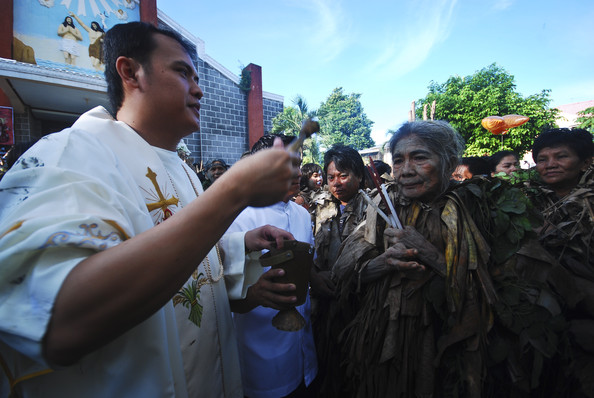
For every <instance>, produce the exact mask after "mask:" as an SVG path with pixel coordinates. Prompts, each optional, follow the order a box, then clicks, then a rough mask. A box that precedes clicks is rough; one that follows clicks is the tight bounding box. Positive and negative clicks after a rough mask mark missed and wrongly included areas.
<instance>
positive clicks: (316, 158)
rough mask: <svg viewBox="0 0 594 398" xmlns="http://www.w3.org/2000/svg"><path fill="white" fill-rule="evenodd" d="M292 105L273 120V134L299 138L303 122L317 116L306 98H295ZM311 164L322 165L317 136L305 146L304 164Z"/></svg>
mask: <svg viewBox="0 0 594 398" xmlns="http://www.w3.org/2000/svg"><path fill="white" fill-rule="evenodd" d="M292 103H293V106H290V107H285V108H284V109H283V111H282V113H279V114H278V115H277V116H276V117H275V118H274V119H273V120H272V131H271V133H283V134H285V135H293V136H297V135H299V130H300V129H301V124H302V123H303V121H304V120H306V119H309V118H313V117H315V116H316V114H317V111H315V110H314V111H310V110H309V108H308V106H307V102H306V101H305V98H303V97H302V96H301V95H297V96H295V98H294V99H293V101H292ZM310 162H314V163H320V148H319V145H318V142H317V141H316V136H315V135H314V136H313V137H312V138H311V139H309V140H306V141H305V143H304V144H303V163H310Z"/></svg>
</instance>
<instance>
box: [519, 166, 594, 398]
mask: <svg viewBox="0 0 594 398" xmlns="http://www.w3.org/2000/svg"><path fill="white" fill-rule="evenodd" d="M526 193H527V194H528V196H529V197H530V199H531V200H532V201H533V203H534V204H535V206H536V207H537V208H538V210H540V211H541V212H542V215H543V217H544V224H543V226H542V228H541V229H540V231H539V234H538V238H539V240H540V242H541V244H542V246H544V247H545V248H546V249H547V250H548V251H549V252H550V253H551V254H552V255H553V256H554V257H555V258H556V259H557V260H558V261H559V262H560V263H561V264H562V265H563V267H564V268H565V269H566V270H567V271H569V273H570V275H571V278H572V280H573V282H574V285H575V287H576V292H575V294H576V295H577V296H578V297H577V298H576V299H574V300H567V301H568V303H569V304H573V303H576V304H577V305H570V308H569V310H570V311H569V312H568V316H569V318H570V319H569V320H568V321H569V325H570V326H569V330H570V334H571V335H572V338H571V341H572V343H573V344H572V349H571V355H567V356H566V357H565V358H563V359H564V361H565V363H564V368H565V373H566V376H567V378H568V379H570V378H572V377H574V378H575V379H574V384H572V385H571V388H572V389H573V390H572V391H574V393H575V394H576V396H578V395H577V394H578V393H577V391H581V392H582V393H583V394H585V396H587V397H594V166H590V168H589V169H588V171H587V172H586V173H585V174H584V175H583V176H582V178H581V179H580V182H579V183H578V185H577V186H576V187H575V188H574V189H573V190H572V191H571V192H570V193H569V194H568V195H567V196H565V197H563V198H562V199H559V198H558V197H557V196H556V195H555V193H554V192H553V191H552V190H551V189H549V188H547V187H546V185H543V184H542V183H540V182H539V181H538V180H536V181H535V180H531V181H530V184H529V186H528V188H527V189H526ZM570 381H571V380H568V382H570Z"/></svg>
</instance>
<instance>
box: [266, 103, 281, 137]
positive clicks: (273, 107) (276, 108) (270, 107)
mask: <svg viewBox="0 0 594 398" xmlns="http://www.w3.org/2000/svg"><path fill="white" fill-rule="evenodd" d="M282 112H283V102H282V101H277V100H272V99H268V98H264V134H268V133H270V131H271V130H272V119H274V117H275V116H276V115H278V114H279V113H282Z"/></svg>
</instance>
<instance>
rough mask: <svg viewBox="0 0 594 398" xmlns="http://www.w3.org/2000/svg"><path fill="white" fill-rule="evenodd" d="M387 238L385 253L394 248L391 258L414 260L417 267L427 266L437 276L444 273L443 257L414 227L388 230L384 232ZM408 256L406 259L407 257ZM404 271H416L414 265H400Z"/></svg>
mask: <svg viewBox="0 0 594 398" xmlns="http://www.w3.org/2000/svg"><path fill="white" fill-rule="evenodd" d="M384 234H385V236H386V238H387V241H388V245H389V248H388V250H386V253H387V252H388V251H389V250H390V249H391V248H395V250H394V251H393V252H391V257H393V258H394V259H398V260H400V261H402V260H406V259H414V260H415V261H414V262H418V265H419V266H421V267H423V268H424V266H423V265H421V264H424V265H425V266H429V267H431V268H432V269H434V270H435V271H436V272H437V273H438V274H440V275H442V274H444V273H445V256H444V255H443V253H441V252H440V251H439V250H438V249H437V248H436V247H435V246H433V244H431V242H429V241H428V240H427V239H426V238H425V237H424V236H423V235H421V234H420V233H419V231H417V230H416V229H415V228H414V227H411V226H406V227H404V229H394V228H388V229H386V230H385V231H384ZM407 256H408V257H407ZM399 266H404V267H405V268H406V269H409V268H410V269H416V266H415V265H414V264H412V263H411V264H400V265H399Z"/></svg>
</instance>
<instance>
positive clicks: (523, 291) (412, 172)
mask: <svg viewBox="0 0 594 398" xmlns="http://www.w3.org/2000/svg"><path fill="white" fill-rule="evenodd" d="M463 149H464V146H463V141H462V139H461V137H460V135H459V134H458V133H457V132H456V131H455V130H454V129H453V128H452V127H451V126H450V125H449V124H448V123H446V122H443V121H416V122H410V123H406V124H404V125H403V126H402V127H401V128H400V129H398V130H397V131H396V132H395V133H394V135H393V137H392V139H391V141H390V151H391V153H392V159H393V176H394V179H395V185H392V186H391V187H390V191H389V195H388V196H389V198H390V200H391V201H392V202H393V203H394V205H395V207H396V212H397V214H398V217H399V219H400V220H401V222H402V224H403V225H404V226H405V227H404V229H402V230H397V229H394V228H392V227H390V226H388V225H386V221H384V219H383V218H381V217H379V216H378V212H377V210H376V209H374V208H372V206H369V207H368V208H367V219H366V223H365V224H364V225H362V226H361V227H360V228H358V229H357V230H355V232H354V233H352V234H351V235H350V236H349V237H348V238H347V239H346V240H345V241H344V243H343V245H342V248H341V250H342V251H341V253H340V256H339V258H338V260H337V261H336V264H335V266H334V269H333V274H334V280H335V281H336V283H337V285H336V296H337V300H336V306H337V307H336V308H334V311H331V312H330V314H331V316H329V317H328V323H329V325H331V326H330V327H333V328H334V329H335V334H334V335H335V336H337V339H336V341H335V342H334V344H336V345H337V348H336V349H334V350H331V351H332V352H339V354H338V356H337V358H335V361H336V363H339V364H340V367H339V368H338V369H337V370H336V373H335V374H333V375H329V376H328V377H327V379H326V383H325V385H324V386H323V388H324V390H323V392H329V395H341V396H357V397H387V396H391V397H392V396H393V397H429V396H482V395H483V394H485V395H487V394H494V395H493V396H497V395H500V396H508V395H509V394H511V393H512V391H515V390H514V387H513V386H511V385H510V384H509V383H508V384H506V381H509V380H507V379H506V377H507V376H506V375H508V374H509V373H507V372H506V371H504V370H501V371H500V372H498V373H489V374H488V373H487V367H488V366H490V367H493V365H495V364H496V365H500V366H505V365H507V364H511V365H512V366H513V367H514V371H515V372H516V373H515V376H516V377H517V378H518V379H521V380H522V382H523V383H526V384H525V387H527V388H528V389H529V388H531V387H533V386H532V385H530V381H531V379H530V376H531V374H530V372H529V371H528V373H522V372H523V371H524V368H523V365H525V363H524V361H526V360H527V359H526V358H527V356H528V357H529V358H531V359H534V358H538V359H539V360H540V359H543V358H542V356H539V355H540V354H533V351H535V350H534V346H535V345H538V344H542V347H544V348H546V349H547V350H549V351H547V353H548V354H550V353H551V352H553V353H554V352H555V349H556V347H555V346H554V344H551V343H550V342H548V341H545V340H546V337H547V335H546V333H552V331H551V325H550V324H549V323H548V321H550V320H551V319H552V318H553V314H552V313H551V312H547V309H545V308H543V307H539V306H538V304H537V301H536V300H533V299H532V296H530V294H532V295H533V296H534V295H536V297H539V292H540V291H541V290H539V289H537V288H534V287H532V285H531V284H530V283H528V282H526V283H519V282H518V283H511V282H509V281H514V282H517V281H518V277H517V276H515V275H514V272H513V270H512V271H510V270H509V268H510V267H511V266H510V261H511V260H512V259H513V257H514V255H515V253H516V251H517V250H518V249H519V247H520V246H521V243H522V241H523V240H524V238H525V234H524V231H526V230H529V229H530V228H531V223H530V221H529V219H528V217H527V215H526V214H524V210H525V209H526V207H527V206H529V203H528V201H527V199H526V197H525V196H523V194H522V193H521V191H520V190H519V189H517V188H512V187H510V186H509V185H505V184H502V183H501V182H500V181H499V182H495V181H490V180H488V179H477V180H474V179H473V180H469V182H464V183H457V184H456V183H450V176H451V174H452V172H453V171H454V169H455V168H456V166H457V165H458V162H459V160H460V156H461V154H462V152H463ZM481 184H482V185H481ZM506 187H507V188H506ZM376 202H377V200H376ZM379 207H380V208H381V209H382V210H383V211H386V206H385V205H380V206H379ZM514 217H515V218H514ZM510 229H511V230H513V231H514V232H513V233H509V230H510ZM506 233H507V235H506ZM502 280H505V281H508V282H506V283H503V282H502ZM526 286H530V289H528V288H526ZM500 294H502V299H501V300H500V298H499V295H500ZM547 297H553V296H550V295H549V296H547ZM551 302H555V299H554V298H551ZM518 307H521V309H522V311H523V315H524V316H525V315H527V314H528V315H530V314H532V313H535V312H537V311H541V312H542V318H540V319H539V322H540V321H542V322H541V323H542V325H541V324H538V325H536V326H535V321H534V320H533V319H532V318H529V317H528V318H527V319H526V322H525V323H524V324H521V326H520V325H518V324H515V323H514V322H516V320H517V319H518V317H517V312H518V311H517V310H518ZM551 311H552V312H555V310H554V309H553V310H551ZM557 312H558V311H557ZM539 313H540V312H539ZM500 318H501V319H504V320H505V322H500V321H499V320H500ZM520 319H523V318H521V317H520ZM525 327H526V328H529V327H533V328H534V329H535V331H534V332H533V334H532V335H531V338H532V339H533V340H531V343H527V342H526V341H525V340H524V341H523V343H524V344H523V345H522V346H519V345H516V346H514V345H513V344H519V343H518V341H519V340H518V339H516V340H514V339H513V336H514V333H516V334H519V333H521V332H523V333H526V332H525V330H524V328H525ZM502 329H503V331H502ZM496 332H497V333H496ZM548 336H550V335H548ZM543 341H545V342H544V343H543ZM488 343H490V344H491V346H489V347H487V344H488ZM532 343H534V344H532ZM547 344H549V345H553V347H549V346H548V345H547ZM539 363H542V362H539ZM530 365H533V363H532V362H530ZM530 367H531V366H529V368H530ZM540 369H541V368H540V367H539V368H538V369H537V371H536V372H535V374H536V375H538V371H539V370H540ZM500 379H501V380H500ZM332 381H335V383H332Z"/></svg>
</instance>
